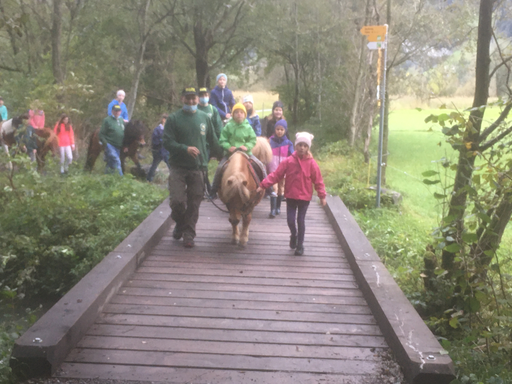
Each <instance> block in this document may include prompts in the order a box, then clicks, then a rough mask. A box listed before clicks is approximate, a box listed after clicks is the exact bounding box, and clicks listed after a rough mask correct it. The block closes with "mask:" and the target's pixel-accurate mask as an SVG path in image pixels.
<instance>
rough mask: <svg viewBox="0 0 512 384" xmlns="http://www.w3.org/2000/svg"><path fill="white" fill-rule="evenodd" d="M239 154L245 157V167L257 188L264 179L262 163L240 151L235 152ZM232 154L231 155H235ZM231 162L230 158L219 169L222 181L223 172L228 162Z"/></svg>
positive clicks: (264, 172) (264, 171)
mask: <svg viewBox="0 0 512 384" xmlns="http://www.w3.org/2000/svg"><path fill="white" fill-rule="evenodd" d="M235 152H240V153H241V154H242V155H244V156H245V158H246V159H247V167H248V168H249V172H251V175H252V177H253V178H254V181H255V182H256V184H257V185H258V186H259V185H260V183H261V182H262V181H263V179H264V178H265V177H266V170H265V168H264V167H265V166H264V165H263V163H261V162H260V161H259V160H255V158H254V157H251V156H249V155H248V154H247V153H245V152H242V151H235ZM235 152H233V153H235ZM230 160H231V156H230V157H229V158H228V160H227V161H226V162H225V163H224V164H223V165H222V167H221V169H220V178H221V179H222V175H224V170H225V169H226V167H227V166H228V165H229V162H230Z"/></svg>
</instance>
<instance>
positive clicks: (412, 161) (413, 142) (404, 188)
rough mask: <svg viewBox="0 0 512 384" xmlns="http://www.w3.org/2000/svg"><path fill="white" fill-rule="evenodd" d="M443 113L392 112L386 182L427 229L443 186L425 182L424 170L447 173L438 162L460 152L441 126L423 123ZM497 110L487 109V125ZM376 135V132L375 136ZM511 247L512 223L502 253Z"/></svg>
mask: <svg viewBox="0 0 512 384" xmlns="http://www.w3.org/2000/svg"><path fill="white" fill-rule="evenodd" d="M448 111H449V110H448ZM441 113H447V110H440V109H423V110H417V109H400V110H395V111H393V112H392V113H391V114H390V117H389V127H390V132H389V143H388V153H389V156H388V159H387V164H388V168H387V171H386V177H387V180H386V181H387V185H388V187H389V188H391V189H393V190H395V191H398V192H400V193H401V194H402V195H403V210H404V212H405V214H408V215H410V216H411V217H412V218H415V219H416V220H417V221H418V222H419V224H421V226H425V228H432V227H435V226H437V224H438V220H439V216H440V213H441V207H440V206H439V203H438V201H437V200H436V199H435V198H434V197H433V194H434V192H436V191H437V192H440V187H437V186H427V185H425V184H424V183H423V182H422V180H423V179H424V177H423V176H422V173H423V172H425V171H427V170H436V171H440V172H443V173H444V168H443V167H442V166H441V163H440V162H439V160H440V159H441V158H443V157H445V158H447V159H449V160H451V161H455V162H456V161H457V153H456V152H455V151H454V150H453V149H452V148H451V146H450V145H449V144H448V143H446V141H445V136H444V135H443V134H442V133H441V128H440V127H439V125H437V124H432V123H428V124H426V123H425V122H424V121H425V118H426V117H427V116H429V115H430V114H441ZM448 113H449V112H448ZM498 113H499V110H498V108H493V109H492V110H488V111H487V113H486V121H485V122H484V127H486V126H487V125H488V124H489V123H490V121H491V119H493V118H495V117H496V116H497V115H498ZM376 136H377V133H376V132H375V134H374V137H376ZM447 176H448V177H447V179H448V183H449V185H450V184H451V183H452V180H453V176H454V172H452V171H448V175H447ZM511 249H512V233H511V230H510V226H509V228H507V231H506V232H505V235H504V237H503V241H502V247H501V250H500V254H504V253H508V251H509V250H511Z"/></svg>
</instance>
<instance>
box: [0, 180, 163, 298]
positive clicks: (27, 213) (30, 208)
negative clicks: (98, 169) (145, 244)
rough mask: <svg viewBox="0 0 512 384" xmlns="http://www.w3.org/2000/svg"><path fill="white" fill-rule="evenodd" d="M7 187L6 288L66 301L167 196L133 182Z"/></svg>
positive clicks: (2, 277)
mask: <svg viewBox="0 0 512 384" xmlns="http://www.w3.org/2000/svg"><path fill="white" fill-rule="evenodd" d="M14 183H15V185H17V186H19V187H17V188H16V189H13V188H11V187H8V186H5V187H4V191H6V192H5V193H4V195H3V196H2V197H3V198H2V207H3V210H2V211H1V212H0V245H1V249H2V256H1V257H2V262H1V264H0V287H4V286H9V287H12V288H15V289H17V290H18V292H19V293H23V294H25V295H27V296H40V295H52V296H56V295H57V296H58V295H62V294H63V293H65V292H66V291H67V290H68V289H69V288H71V287H72V286H73V285H74V284H75V283H76V282H77V281H78V280H79V279H80V278H81V277H82V276H83V275H85V274H86V273H87V272H88V271H89V270H90V269H91V268H92V267H93V266H94V265H95V264H97V263H98V262H99V261H101V259H102V258H103V257H104V256H105V255H106V254H107V253H108V252H109V251H111V250H112V249H113V248H114V247H115V245H117V244H118V243H119V242H120V241H121V240H122V239H123V238H124V237H126V235H127V234H128V233H129V232H130V231H131V230H133V229H134V228H135V227H136V226H137V225H138V223H140V222H141V221H142V220H143V219H144V218H145V217H146V216H147V215H148V214H149V213H150V212H151V211H152V210H153V209H154V208H155V206H156V205H157V204H159V203H160V202H161V201H162V199H163V198H164V196H165V190H162V189H161V188H158V187H154V186H150V185H147V184H144V183H140V182H137V181H135V180H133V179H132V178H131V177H123V178H121V177H114V176H109V175H104V176H94V175H83V174H79V173H72V174H71V175H70V176H69V177H66V178H62V177H60V176H57V175H53V174H47V175H46V176H45V177H44V178H41V177H39V175H38V174H33V173H29V172H24V173H20V174H19V175H17V177H16V178H15V179H14Z"/></svg>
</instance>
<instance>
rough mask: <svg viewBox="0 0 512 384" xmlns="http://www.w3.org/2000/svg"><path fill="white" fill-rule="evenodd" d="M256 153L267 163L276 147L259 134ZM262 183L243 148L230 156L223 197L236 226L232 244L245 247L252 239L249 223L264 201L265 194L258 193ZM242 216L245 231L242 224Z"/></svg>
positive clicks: (224, 176)
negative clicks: (255, 174) (273, 148)
mask: <svg viewBox="0 0 512 384" xmlns="http://www.w3.org/2000/svg"><path fill="white" fill-rule="evenodd" d="M252 152H253V154H254V155H255V156H256V157H257V158H258V159H259V160H260V161H261V162H262V163H263V164H267V163H269V162H270V160H271V159H272V149H271V148H270V144H269V143H268V141H267V140H266V139H265V138H264V137H258V139H257V141H256V146H255V147H254V148H253V150H252ZM257 188H258V184H257V182H256V180H255V178H254V176H253V173H252V172H251V170H250V168H249V159H248V157H247V155H245V154H244V153H242V152H235V153H234V154H233V155H231V157H230V158H229V161H228V164H227V166H226V168H225V170H224V174H223V176H222V182H221V187H220V190H219V197H220V199H221V200H222V202H223V203H224V204H226V206H227V207H228V210H229V222H230V223H231V225H232V227H233V234H232V238H231V243H232V244H238V245H239V246H240V247H242V248H244V247H245V245H246V244H247V241H249V224H250V223H251V219H252V210H253V209H254V207H255V206H256V205H257V204H258V203H259V202H260V201H261V198H262V196H261V195H259V194H257V193H256V189H257ZM240 219H241V220H242V232H241V234H240V233H239V230H238V224H239V223H240Z"/></svg>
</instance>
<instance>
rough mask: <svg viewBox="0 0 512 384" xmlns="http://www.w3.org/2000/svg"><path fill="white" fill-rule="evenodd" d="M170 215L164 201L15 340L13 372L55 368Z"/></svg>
mask: <svg viewBox="0 0 512 384" xmlns="http://www.w3.org/2000/svg"><path fill="white" fill-rule="evenodd" d="M170 214H171V209H170V207H169V200H168V199H166V200H165V201H164V202H163V203H162V204H160V205H159V206H158V207H157V208H156V209H155V210H154V211H153V212H152V213H151V214H150V215H149V216H148V217H147V218H146V219H145V220H144V221H143V222H142V223H141V224H140V225H139V226H138V227H137V228H135V229H134V230H133V231H132V232H131V233H130V234H129V235H128V236H127V237H126V238H125V239H124V240H123V241H122V242H121V243H120V244H119V245H118V246H117V247H116V248H115V249H114V250H113V251H112V252H110V253H109V254H108V255H107V256H106V257H105V258H104V259H103V260H102V261H101V262H100V263H99V264H98V265H96V266H95V267H94V268H93V269H92V270H91V271H90V272H89V273H88V274H87V275H85V276H84V277H83V278H82V279H81V280H80V281H79V282H78V283H77V284H76V285H75V286H74V287H73V288H71V290H70V291H69V292H68V293H67V294H66V295H64V297H62V298H61V299H60V300H59V301H58V302H57V303H56V304H55V305H54V306H53V307H52V308H51V309H50V310H49V311H48V312H46V313H45V314H44V315H43V316H42V317H41V318H40V319H39V320H38V321H37V322H36V323H35V324H34V325H33V326H32V327H30V328H29V329H28V330H27V331H26V332H25V333H24V334H23V335H22V336H21V337H20V338H18V340H16V342H15V344H14V348H13V350H12V354H11V358H10V366H11V368H12V370H13V372H14V373H15V374H16V375H18V376H19V377H22V378H32V377H42V376H50V375H51V374H53V373H54V372H56V370H57V369H58V367H59V366H60V364H61V363H62V362H63V361H64V359H65V358H66V356H67V355H68V354H69V352H70V351H71V350H72V349H73V348H74V347H75V346H76V345H77V344H78V342H79V341H80V339H81V338H82V337H83V336H84V335H85V333H86V331H87V329H88V328H89V327H90V326H91V325H92V324H93V323H94V320H95V319H96V317H97V316H98V314H99V313H100V312H101V311H102V309H103V307H104V305H105V304H106V303H107V302H108V301H109V300H110V299H111V298H112V297H113V296H114V295H115V294H116V293H117V291H118V290H119V288H120V287H121V286H122V285H123V283H124V281H125V280H126V279H127V278H128V277H129V276H130V275H131V274H132V273H133V272H135V270H136V268H137V266H138V265H139V264H140V263H141V262H142V261H143V259H144V258H145V256H146V255H147V254H149V253H150V251H151V249H152V248H153V247H154V246H155V245H156V244H157V243H158V242H159V241H160V239H161V238H162V237H163V236H164V235H165V234H166V233H167V232H168V231H169V228H170V226H171V224H172V220H171V217H170Z"/></svg>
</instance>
